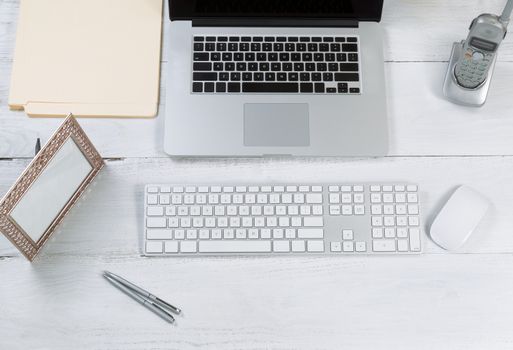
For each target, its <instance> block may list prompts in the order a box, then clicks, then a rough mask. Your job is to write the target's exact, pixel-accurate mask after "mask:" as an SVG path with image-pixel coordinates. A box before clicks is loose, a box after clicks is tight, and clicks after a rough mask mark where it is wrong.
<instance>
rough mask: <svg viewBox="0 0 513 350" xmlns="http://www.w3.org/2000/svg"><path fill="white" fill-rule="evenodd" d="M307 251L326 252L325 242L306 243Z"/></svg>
mask: <svg viewBox="0 0 513 350" xmlns="http://www.w3.org/2000/svg"><path fill="white" fill-rule="evenodd" d="M306 246H307V250H308V251H309V252H313V253H315V252H318V253H320V252H324V242H323V241H307V242H306Z"/></svg>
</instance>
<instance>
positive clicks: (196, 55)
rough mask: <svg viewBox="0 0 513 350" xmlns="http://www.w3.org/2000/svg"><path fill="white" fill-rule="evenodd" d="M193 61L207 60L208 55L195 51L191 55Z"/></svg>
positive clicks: (208, 58)
mask: <svg viewBox="0 0 513 350" xmlns="http://www.w3.org/2000/svg"><path fill="white" fill-rule="evenodd" d="M193 59H194V61H209V60H210V55H209V54H208V53H199V52H195V53H194V55H193Z"/></svg>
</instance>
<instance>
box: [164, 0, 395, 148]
mask: <svg viewBox="0 0 513 350" xmlns="http://www.w3.org/2000/svg"><path fill="white" fill-rule="evenodd" d="M169 7H170V20H169V22H168V23H167V26H168V28H167V29H168V33H169V36H168V39H167V40H168V41H167V42H166V45H167V46H168V49H169V50H168V52H169V54H168V57H169V59H168V63H167V68H168V69H167V71H168V75H167V83H166V86H167V88H166V121H165V138H164V149H165V151H166V152H167V153H168V154H169V155H171V156H178V157H180V156H184V157H191V156H266V155H293V156H381V155H385V154H386V153H387V148H388V126H387V117H386V115H387V107H386V97H385V81H384V60H383V46H382V31H381V27H380V25H379V21H380V19H381V12H382V7H383V0H326V1H319V0H295V1H290V0H170V1H169Z"/></svg>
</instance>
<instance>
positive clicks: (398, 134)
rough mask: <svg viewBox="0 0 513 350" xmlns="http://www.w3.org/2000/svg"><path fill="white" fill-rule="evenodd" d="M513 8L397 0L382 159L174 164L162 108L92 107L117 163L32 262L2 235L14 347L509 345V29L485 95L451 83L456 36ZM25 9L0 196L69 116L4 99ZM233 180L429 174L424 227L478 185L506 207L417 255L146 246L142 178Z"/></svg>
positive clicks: (96, 132)
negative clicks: (470, 99) (153, 297)
mask: <svg viewBox="0 0 513 350" xmlns="http://www.w3.org/2000/svg"><path fill="white" fill-rule="evenodd" d="M503 3H504V1H503V0H493V1H486V2H482V1H477V0H472V1H471V4H470V3H469V2H468V1H465V0H457V1H456V0H453V1H444V0H425V1H406V0H387V1H385V8H384V14H383V26H384V29H385V57H386V75H387V83H388V87H387V88H388V101H389V111H388V112H389V115H390V135H391V144H390V149H391V151H390V156H388V157H385V158H379V159H341V158H320V159H319V158H305V159H215V160H212V159H202V160H172V159H169V158H168V157H167V156H166V155H165V154H164V153H163V151H162V130H163V127H162V126H163V123H164V120H163V114H164V113H163V112H164V109H165V106H164V105H162V106H161V108H160V114H159V116H158V118H156V119H153V120H122V119H106V120H96V119H84V120H80V123H81V125H82V126H83V128H84V129H85V131H86V132H87V133H88V134H89V136H90V138H91V139H92V141H93V142H94V143H95V144H96V145H97V148H98V149H99V151H100V153H101V154H102V155H103V156H104V157H106V158H108V159H107V167H106V169H105V170H104V171H103V173H102V175H101V177H100V180H99V181H97V182H96V184H95V186H94V189H93V190H92V191H91V192H90V193H89V194H88V195H87V197H86V198H84V200H82V201H81V202H80V204H79V207H78V208H76V209H74V210H72V212H71V213H70V216H69V217H68V218H67V219H66V220H65V223H64V225H63V226H62V227H61V229H60V230H59V232H58V233H57V234H56V235H55V237H54V238H53V239H52V241H51V242H50V244H49V245H48V246H47V247H46V249H45V250H44V252H43V254H42V256H41V257H40V258H39V259H38V260H37V262H36V263H34V264H30V263H28V262H26V261H25V260H24V259H23V257H21V256H20V254H19V253H18V252H17V251H16V250H15V249H13V248H12V247H11V246H10V244H9V243H8V242H7V241H6V240H5V239H4V238H3V237H1V238H0V276H2V283H0V300H2V302H1V303H0V348H2V349H29V348H30V349H69V348H70V346H73V348H76V349H79V348H80V349H346V348H347V349H377V348H380V349H411V348H415V349H435V348H436V349H483V348H486V349H506V348H512V347H513V331H512V326H511V325H512V324H513V278H512V273H513V235H512V233H513V219H512V213H513V181H511V174H512V173H513V138H512V135H513V114H512V107H513V104H512V97H513V40H512V37H511V36H508V37H507V38H506V40H505V42H504V44H503V46H502V47H501V50H500V54H499V60H498V64H497V67H496V72H495V77H494V80H493V83H492V89H491V93H490V96H489V100H488V102H487V104H486V105H485V106H484V107H483V108H481V109H470V108H463V107H458V106H455V105H452V104H451V103H449V102H446V101H445V100H444V99H443V98H442V95H441V85H442V81H443V76H444V73H445V68H446V61H447V58H448V56H449V54H450V49H451V43H452V42H453V41H457V40H460V39H462V38H464V37H465V36H466V34H467V28H468V25H469V23H470V21H471V19H472V18H474V17H475V16H476V15H477V14H479V13H481V12H498V11H499V9H500V8H501V6H502V5H503ZM18 8H19V1H18V0H0V196H1V195H3V194H4V193H5V192H6V191H7V190H8V188H9V187H10V185H11V184H12V182H13V181H15V179H16V178H17V176H18V175H19V174H20V173H21V172H22V170H23V168H24V167H25V166H26V165H27V164H28V163H29V161H30V157H31V156H32V154H33V149H34V144H35V140H36V138H37V137H41V138H42V139H43V140H47V139H48V137H49V136H50V135H51V134H52V132H53V130H55V129H56V128H57V126H58V125H59V123H60V122H61V120H57V119H29V118H27V117H26V116H25V115H24V114H23V113H21V112H12V111H9V109H8V106H7V96H8V86H9V76H10V69H11V63H12V52H13V47H14V40H15V35H16V18H17V13H18ZM167 37H168V36H167V35H166V33H164V40H166V38H167ZM166 57H167V53H166V52H165V51H164V53H163V67H162V69H163V71H165V70H166ZM162 76H163V79H162V84H163V85H164V83H165V74H163V75H162ZM164 93H165V91H164V89H162V94H164ZM161 101H164V99H162V100H161ZM135 139H136V140H137V142H133V140H135ZM319 174H321V175H319ZM222 180H226V181H232V180H233V181H239V182H244V181H245V182H259V181H276V182H314V181H317V182H329V181H341V180H343V181H381V180H391V181H393V180H408V181H412V182H418V183H419V184H420V186H421V190H422V193H421V194H422V198H423V203H422V210H423V213H424V216H425V219H426V223H428V224H429V223H430V222H431V220H432V218H433V216H434V214H435V213H436V212H437V210H438V209H439V208H440V206H441V205H442V204H443V201H444V199H446V198H447V196H448V194H449V193H450V191H451V190H453V189H454V188H455V187H456V186H457V185H459V184H463V183H464V184H468V185H471V186H473V187H475V188H477V189H478V190H480V191H482V192H483V193H485V194H486V195H487V196H489V198H490V199H491V200H492V201H493V203H494V210H493V211H492V212H491V213H490V214H489V215H488V216H487V218H486V219H485V221H484V222H483V224H482V225H481V226H480V228H479V229H478V231H477V232H476V234H475V235H474V236H473V237H471V239H470V241H469V242H468V244H467V245H466V246H465V247H464V249H462V250H461V251H460V252H458V253H452V254H449V253H447V252H444V251H442V250H441V249H439V248H437V247H436V246H435V245H434V244H433V243H432V242H431V241H429V239H428V238H426V239H425V240H424V242H425V254H423V255H421V256H412V257H349V258H340V259H333V258H327V257H315V258H313V257H310V258H309V257H295V258H286V259H284V258H272V257H265V258H256V257H241V258H208V259H205V258H189V259H186V258H178V259H158V258H157V259H148V258H142V257H141V256H140V253H139V234H140V230H139V228H140V226H141V219H142V207H141V203H142V196H143V185H144V184H145V183H148V182H162V181H168V182H187V181H191V182H204V181H222ZM102 270H110V271H114V272H116V273H119V274H120V275H122V276H125V277H126V278H128V279H130V280H133V281H134V282H136V283H138V284H140V285H142V286H144V287H146V288H147V289H149V290H150V291H153V292H154V293H155V294H157V295H159V296H162V297H163V298H165V299H168V300H170V301H172V302H173V303H176V304H177V305H178V306H180V307H182V308H183V309H184V310H185V316H184V317H183V318H180V319H179V325H178V326H176V327H170V326H169V325H167V324H166V323H165V322H163V321H161V320H159V319H158V318H157V317H156V316H154V315H153V314H151V313H149V312H147V311H146V310H144V309H143V308H141V307H140V306H138V305H137V304H135V303H134V302H133V301H132V300H130V299H129V298H127V297H125V296H123V295H121V294H120V293H119V292H118V291H117V290H115V289H114V288H112V287H111V286H110V285H109V284H108V283H106V282H105V281H104V280H103V279H102V278H101V277H100V272H101V271H102Z"/></svg>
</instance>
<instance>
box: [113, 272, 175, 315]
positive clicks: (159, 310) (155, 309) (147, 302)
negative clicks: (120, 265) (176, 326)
mask: <svg viewBox="0 0 513 350" xmlns="http://www.w3.org/2000/svg"><path fill="white" fill-rule="evenodd" d="M103 277H105V278H106V279H107V281H109V282H110V283H112V284H113V285H114V286H115V287H117V288H118V289H119V290H121V291H122V292H124V293H125V294H126V295H128V296H130V297H132V299H134V300H135V301H137V302H139V304H141V305H143V306H144V307H146V308H147V309H149V310H150V311H153V312H154V313H156V314H157V315H159V316H160V317H162V318H163V319H164V320H166V321H168V322H169V323H173V322H175V318H174V317H173V315H171V314H170V313H168V312H167V311H166V310H164V309H163V308H162V307H161V306H159V305H158V304H155V303H153V302H152V301H151V300H150V299H148V298H145V297H143V296H141V295H139V294H137V293H136V292H134V291H132V290H131V289H130V288H128V287H125V286H124V285H122V284H121V283H119V282H118V281H116V280H114V279H112V278H111V277H109V276H108V275H106V274H104V275H103Z"/></svg>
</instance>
